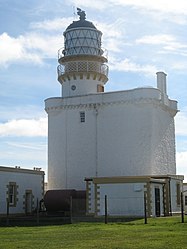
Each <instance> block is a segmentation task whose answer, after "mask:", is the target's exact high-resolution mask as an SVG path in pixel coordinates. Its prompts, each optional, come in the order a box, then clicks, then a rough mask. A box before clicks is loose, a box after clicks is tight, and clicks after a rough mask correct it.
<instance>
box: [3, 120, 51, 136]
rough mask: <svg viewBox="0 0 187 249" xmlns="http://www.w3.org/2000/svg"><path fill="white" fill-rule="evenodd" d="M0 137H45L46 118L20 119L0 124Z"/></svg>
mask: <svg viewBox="0 0 187 249" xmlns="http://www.w3.org/2000/svg"><path fill="white" fill-rule="evenodd" d="M0 136H15V137H17V136H19V137H20V136H26V137H39V136H40V137H46V136H47V118H40V119H20V120H11V121H8V122H7V123H3V124H2V123H1V124H0Z"/></svg>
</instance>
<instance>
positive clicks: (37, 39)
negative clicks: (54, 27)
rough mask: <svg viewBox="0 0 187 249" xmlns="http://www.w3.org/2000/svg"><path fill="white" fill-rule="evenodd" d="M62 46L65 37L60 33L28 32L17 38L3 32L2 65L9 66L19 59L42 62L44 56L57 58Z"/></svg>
mask: <svg viewBox="0 0 187 249" xmlns="http://www.w3.org/2000/svg"><path fill="white" fill-rule="evenodd" d="M62 46H63V38H62V36H60V35H55V36H50V35H42V34H38V33H28V34H26V35H25V36H22V35H21V36H18V37H16V38H15V37H11V36H9V35H8V34H7V33H3V34H1V35H0V65H2V66H7V65H8V64H9V63H13V62H19V61H20V62H24V63H25V62H32V63H37V64H41V63H42V62H43V61H42V60H43V58H51V57H52V58H56V57H57V55H56V54H57V51H58V49H59V48H61V47H62Z"/></svg>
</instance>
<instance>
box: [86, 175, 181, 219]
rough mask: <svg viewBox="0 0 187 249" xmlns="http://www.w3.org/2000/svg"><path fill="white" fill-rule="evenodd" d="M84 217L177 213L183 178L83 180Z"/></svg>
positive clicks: (148, 177)
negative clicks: (84, 183)
mask: <svg viewBox="0 0 187 249" xmlns="http://www.w3.org/2000/svg"><path fill="white" fill-rule="evenodd" d="M85 181H86V192H87V204H86V208H87V214H88V215H94V216H102V215H104V214H105V204H106V198H105V197H107V212H108V215H111V216H115V215H123V216H138V217H141V216H144V212H145V208H146V210H147V215H148V216H149V217H154V216H168V215H171V214H172V213H179V212H180V210H181V192H182V187H183V176H180V175H165V176H164V175H163V176H161V175H159V176H120V177H93V178H86V179H85ZM145 203H146V207H145Z"/></svg>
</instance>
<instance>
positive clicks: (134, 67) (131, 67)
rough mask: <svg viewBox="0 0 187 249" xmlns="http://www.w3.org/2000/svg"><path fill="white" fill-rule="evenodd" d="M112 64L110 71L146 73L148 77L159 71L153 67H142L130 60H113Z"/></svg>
mask: <svg viewBox="0 0 187 249" xmlns="http://www.w3.org/2000/svg"><path fill="white" fill-rule="evenodd" d="M110 62H111V63H110V70H116V71H124V72H136V73H144V74H147V75H150V74H151V75H152V74H155V72H157V71H158V70H157V69H156V67H155V66H153V65H140V64H137V63H135V62H132V61H130V59H128V58H126V59H124V60H120V61H118V60H116V59H114V58H113V59H112V60H110Z"/></svg>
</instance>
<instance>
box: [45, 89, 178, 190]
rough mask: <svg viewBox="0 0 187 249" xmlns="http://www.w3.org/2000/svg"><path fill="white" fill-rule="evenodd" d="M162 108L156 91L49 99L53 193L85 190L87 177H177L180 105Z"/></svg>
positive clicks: (50, 176)
mask: <svg viewBox="0 0 187 249" xmlns="http://www.w3.org/2000/svg"><path fill="white" fill-rule="evenodd" d="M164 103H165V102H164ZM164 103H163V102H162V94H161V91H160V90H159V89H154V88H138V89H134V90H129V91H120V92H113V93H100V94H90V95H85V96H79V97H70V98H50V99H47V100H46V111H47V112H48V117H49V127H48V129H49V141H48V142H49V151H48V157H49V158H48V170H49V172H48V175H49V189H58V188H59V189H72V188H75V189H85V182H84V178H85V177H94V176H137V175H166V174H175V173H176V165H175V133H174V116H175V114H176V112H177V104H176V102H175V101H170V100H168V105H166V104H164ZM80 111H85V114H86V122H85V123H80V117H79V113H80Z"/></svg>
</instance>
